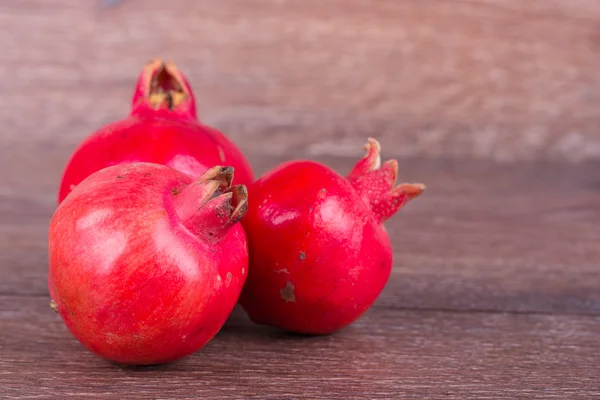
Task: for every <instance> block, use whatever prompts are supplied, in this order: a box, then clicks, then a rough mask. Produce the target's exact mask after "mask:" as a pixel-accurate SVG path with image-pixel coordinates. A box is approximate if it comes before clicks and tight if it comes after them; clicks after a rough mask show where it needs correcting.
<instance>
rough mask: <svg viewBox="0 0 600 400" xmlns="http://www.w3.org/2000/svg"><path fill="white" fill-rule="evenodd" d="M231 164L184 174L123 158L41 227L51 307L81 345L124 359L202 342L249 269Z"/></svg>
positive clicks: (170, 357)
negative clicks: (46, 251) (47, 260)
mask: <svg viewBox="0 0 600 400" xmlns="http://www.w3.org/2000/svg"><path fill="white" fill-rule="evenodd" d="M232 179H233V168H231V167H224V168H223V167H214V168H211V169H210V170H208V171H206V172H205V173H204V174H203V175H202V176H201V177H199V178H197V179H196V180H193V179H192V178H191V177H190V176H188V175H186V174H184V173H182V172H179V171H176V170H174V169H171V168H169V167H166V166H163V165H159V164H151V163H132V164H124V165H116V166H112V167H107V168H105V169H102V170H100V171H98V172H95V173H94V174H92V175H90V176H89V177H87V178H86V179H85V180H83V181H82V182H81V183H80V184H79V185H78V186H77V187H76V188H75V189H74V190H73V191H72V192H71V193H70V194H69V196H67V197H66V198H65V200H64V201H63V202H62V203H61V204H60V205H59V206H58V208H57V210H56V212H55V214H54V216H53V217H52V220H51V223H50V230H49V258H50V269H49V277H48V286H49V290H50V295H51V297H52V302H51V305H52V307H53V308H54V310H55V311H57V312H58V313H59V314H60V316H61V317H62V319H63V321H64V323H65V325H66V326H67V328H68V329H69V330H70V331H71V333H73V335H74V336H75V337H76V338H77V339H78V340H79V341H80V342H81V343H82V344H83V345H85V346H86V347H87V348H88V349H89V350H91V351H92V352H94V353H96V354H98V355H99V356H101V357H104V358H106V359H108V360H111V361H114V362H117V363H123V364H137V365H141V364H157V363H164V362H169V361H174V360H176V359H178V358H181V357H184V356H186V355H188V354H191V353H193V352H195V351H196V350H198V349H200V348H201V347H202V346H203V345H204V344H206V343H207V342H208V341H209V340H210V339H211V338H212V337H213V336H214V335H215V334H216V333H217V332H218V331H219V329H220V328H221V326H222V325H223V324H224V323H225V320H226V319H227V317H228V316H229V314H230V313H231V311H232V310H233V307H234V306H235V304H236V303H237V300H238V298H239V295H240V292H241V290H242V286H243V284H244V281H245V279H246V274H247V268H248V247H247V242H246V235H245V233H244V230H243V229H242V226H241V224H239V223H238V221H239V220H240V218H241V217H242V216H243V215H244V213H245V211H246V207H247V191H246V187H245V186H243V185H237V186H231V181H232Z"/></svg>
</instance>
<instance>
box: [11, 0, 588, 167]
mask: <svg viewBox="0 0 600 400" xmlns="http://www.w3.org/2000/svg"><path fill="white" fill-rule="evenodd" d="M50 11H51V14H50V13H49V12H50ZM599 23H600V7H598V5H597V3H596V2H595V1H593V0H556V1H552V2H549V1H546V0H531V1H526V2H524V1H518V0H504V1H499V0H475V1H460V0H453V1H436V0H422V1H377V2H373V1H369V0H328V1H326V2H323V1H319V0H308V1H303V2H300V3H298V2H295V1H292V0H284V1H247V0H228V1H222V2H215V1H210V0H202V1H197V0H173V1H169V2H164V1H160V0H125V1H123V2H122V4H121V5H119V6H118V7H116V8H111V9H103V8H102V7H101V6H100V1H85V2H83V1H77V0H53V1H48V0H20V1H19V2H14V1H5V2H0V30H1V31H2V32H7V33H8V32H10V34H5V35H2V36H0V47H1V48H2V53H1V54H0V74H1V75H2V76H3V77H5V78H4V79H2V81H1V82H0V91H1V92H2V97H3V104H5V105H7V106H6V107H1V108H0V120H1V121H2V122H3V129H2V133H1V135H2V142H3V143H19V144H20V143H23V141H32V140H33V141H40V142H44V143H47V144H48V145H50V144H51V143H53V142H55V141H65V142H67V143H69V144H71V145H74V144H75V143H76V142H77V141H78V140H79V139H80V138H81V137H82V136H83V135H85V134H86V133H88V132H89V131H90V130H92V129H95V128H96V127H98V126H99V125H101V124H103V123H106V122H108V121H110V120H113V119H116V118H120V117H122V116H123V115H124V113H125V112H126V109H127V106H128V101H129V97H130V95H131V91H132V87H131V86H132V84H133V80H134V79H135V76H136V75H137V73H138V71H139V69H140V68H141V65H143V63H145V62H146V61H147V60H148V59H149V58H151V57H155V56H163V57H166V58H170V59H173V60H174V61H176V62H177V63H178V64H180V66H181V68H182V69H183V70H184V71H185V72H187V73H188V74H189V75H190V78H191V79H192V83H193V86H194V88H195V90H196V92H197V94H198V97H199V99H198V103H199V108H200V110H201V116H202V118H203V119H204V120H205V121H206V122H207V123H210V124H214V125H216V126H217V127H220V128H222V129H223V130H224V131H226V132H227V133H229V134H230V135H231V136H232V137H233V138H234V139H236V140H238V141H239V142H240V143H241V145H242V147H243V148H244V149H245V150H247V151H249V152H253V153H263V152H267V153H270V154H282V153H285V152H287V151H290V149H294V150H295V149H301V150H302V151H303V152H304V153H306V154H309V155H318V154H321V155H331V154H337V155H339V154H342V155H344V154H346V153H347V152H348V151H351V150H352V149H353V148H354V147H355V146H357V145H360V144H361V143H362V141H363V140H364V137H365V136H367V135H378V136H379V137H380V138H382V140H384V141H385V142H387V143H389V146H393V147H394V148H395V151H396V152H402V153H403V154H405V155H411V156H429V157H438V156H452V157H478V158H485V159H494V160H504V161H510V160H532V159H560V160H583V159H600V131H599V130H598V129H597V127H598V125H599V124H600V114H599V113H598V110H599V109H600V70H599V69H598V68H597V56H596V55H597V50H598V48H599V45H600V30H599V28H598V27H599V26H600V25H599Z"/></svg>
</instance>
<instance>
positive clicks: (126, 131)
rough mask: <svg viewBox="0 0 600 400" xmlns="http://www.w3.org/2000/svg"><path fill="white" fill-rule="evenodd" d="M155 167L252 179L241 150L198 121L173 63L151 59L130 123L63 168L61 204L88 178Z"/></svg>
mask: <svg viewBox="0 0 600 400" xmlns="http://www.w3.org/2000/svg"><path fill="white" fill-rule="evenodd" d="M131 162H152V163H157V164H163V165H167V166H169V167H171V168H174V169H176V170H178V171H181V172H184V173H186V174H188V175H190V176H192V177H198V176H200V175H201V174H202V173H204V172H205V171H206V170H208V169H209V168H211V167H213V166H214V165H230V166H232V167H234V168H235V171H236V176H235V183H240V184H244V185H248V184H250V183H252V181H253V180H254V175H253V172H252V168H251V166H250V164H249V163H248V160H247V159H246V157H245V156H244V154H243V153H242V151H241V150H240V149H239V148H238V147H237V146H236V145H235V144H234V143H233V142H232V141H231V140H229V139H228V138H227V137H226V136H225V135H224V134H223V133H221V132H219V131H218V130H217V129H214V128H212V127H209V126H207V125H204V124H202V123H201V122H199V120H198V118H197V115H196V102H195V98H194V94H193V92H192V89H191V87H190V85H189V83H188V81H187V78H186V77H185V76H184V75H183V74H182V73H181V72H180V71H179V70H178V68H177V67H176V66H175V65H174V64H172V63H169V62H163V61H162V60H159V59H157V60H153V61H152V62H150V63H149V64H148V65H146V66H145V67H144V69H143V71H142V73H141V74H140V76H139V78H138V81H137V84H136V87H135V90H134V94H133V97H132V106H131V111H130V114H129V116H128V117H127V118H125V119H123V120H120V121H116V122H113V123H110V124H108V125H106V126H104V127H102V128H100V129H99V130H97V131H96V132H94V133H92V134H91V135H90V136H88V137H87V138H86V139H84V140H83V141H82V142H81V143H80V144H79V146H78V147H77V148H76V149H75V151H74V152H73V154H72V155H71V157H70V158H69V161H68V162H67V165H66V166H65V169H64V171H63V175H62V178H61V182H60V187H59V191H58V203H59V204H60V202H62V201H63V199H64V198H65V197H66V196H67V195H68V194H69V192H70V191H71V190H72V189H73V188H75V187H76V186H77V185H78V184H79V183H80V182H81V181H82V180H83V179H85V178H86V177H87V176H88V175H90V174H92V173H94V172H96V171H98V170H100V169H102V168H105V167H108V166H112V165H117V164H123V163H131Z"/></svg>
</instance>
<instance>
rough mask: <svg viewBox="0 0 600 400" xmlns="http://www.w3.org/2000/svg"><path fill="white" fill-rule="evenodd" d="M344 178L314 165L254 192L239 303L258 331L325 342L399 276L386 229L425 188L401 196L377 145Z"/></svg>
mask: <svg viewBox="0 0 600 400" xmlns="http://www.w3.org/2000/svg"><path fill="white" fill-rule="evenodd" d="M366 149H367V155H366V156H365V157H364V158H363V159H362V160H360V161H359V162H358V163H357V164H356V166H355V167H354V169H353V170H352V171H351V173H350V174H349V175H348V177H347V178H344V177H342V176H340V175H338V174H337V173H336V172H335V171H333V170H331V169H330V168H328V167H327V166H325V165H322V164H319V163H316V162H312V161H291V162H287V163H284V164H282V165H280V166H279V167H277V168H275V169H274V170H272V171H270V172H268V173H267V174H265V175H264V176H262V177H261V178H260V179H258V180H257V181H256V182H255V183H254V184H253V185H252V186H251V187H250V189H249V190H250V195H251V199H250V202H249V208H248V213H247V216H246V217H245V218H244V220H243V221H242V223H243V224H244V228H245V229H246V233H247V235H248V240H249V248H250V273H249V275H248V279H247V282H246V285H245V287H244V290H243V293H242V296H241V298H240V303H241V304H242V306H243V307H244V309H245V310H246V311H247V313H248V314H249V316H250V318H251V319H252V320H254V321H255V322H257V323H260V324H267V325H272V326H276V327H279V328H282V329H286V330H290V331H294V332H299V333H308V334H326V333H331V332H334V331H336V330H339V329H341V328H343V327H345V326H346V325H348V324H350V323H351V322H353V321H354V320H356V319H357V318H358V317H359V316H360V315H362V314H363V313H364V312H365V311H366V310H367V309H368V308H369V307H370V306H371V305H372V304H373V302H374V301H375V300H376V298H377V297H378V295H379V294H380V292H381V290H382V289H383V287H384V285H385V283H386V282H387V280H388V277H389V275H390V271H391V267H392V248H391V244H390V240H389V237H388V234H387V232H386V230H385V228H384V226H383V222H384V221H385V220H386V219H388V218H389V217H391V216H392V215H394V214H395V213H396V212H397V211H398V210H399V209H400V208H401V207H402V206H403V205H404V204H406V202H407V201H408V200H410V199H412V198H414V197H415V196H417V195H419V194H420V193H421V192H422V191H423V190H424V189H425V187H424V185H421V184H403V185H400V186H397V187H394V184H395V182H396V176H397V174H398V164H397V162H396V161H395V160H391V161H388V162H386V163H384V164H383V166H381V160H380V156H379V152H380V147H379V143H378V142H377V141H376V140H374V139H369V142H368V144H367V146H366Z"/></svg>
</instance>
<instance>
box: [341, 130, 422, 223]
mask: <svg viewBox="0 0 600 400" xmlns="http://www.w3.org/2000/svg"><path fill="white" fill-rule="evenodd" d="M365 150H366V152H367V154H366V155H365V156H364V157H363V158H362V159H360V160H359V161H358V162H357V163H356V164H355V165H354V168H353V169H352V171H350V173H349V174H348V176H347V178H348V180H349V181H350V183H351V184H352V186H353V187H354V189H355V190H356V191H357V192H358V193H359V194H360V195H361V197H362V198H363V200H364V201H365V203H367V204H368V205H369V206H370V207H371V210H372V212H373V214H374V215H375V216H376V217H377V219H378V220H379V222H384V221H386V220H387V219H389V218H390V217H391V216H392V215H394V214H395V213H396V212H398V210H400V209H401V208H402V207H403V206H404V205H405V204H406V203H407V202H408V201H409V200H411V199H414V198H415V197H417V196H418V195H420V194H421V193H423V192H424V191H425V185H423V184H422V183H402V184H400V185H398V186H395V185H396V179H397V178H398V162H397V161H396V160H388V161H386V162H384V163H383V165H382V164H381V154H380V153H381V146H380V145H379V142H378V141H377V140H375V139H373V138H369V139H368V142H367V144H366V145H365Z"/></svg>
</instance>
